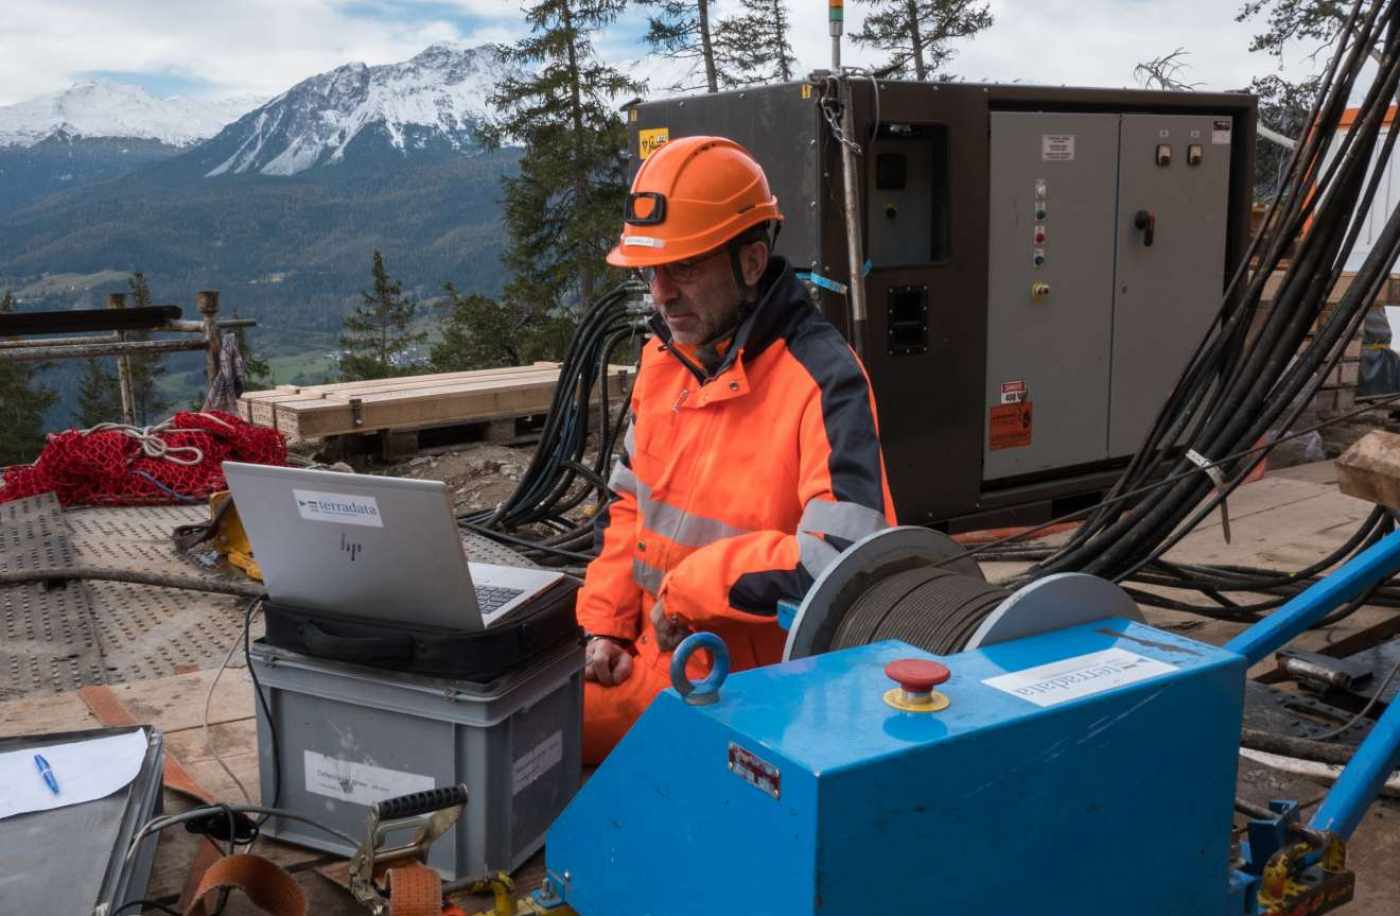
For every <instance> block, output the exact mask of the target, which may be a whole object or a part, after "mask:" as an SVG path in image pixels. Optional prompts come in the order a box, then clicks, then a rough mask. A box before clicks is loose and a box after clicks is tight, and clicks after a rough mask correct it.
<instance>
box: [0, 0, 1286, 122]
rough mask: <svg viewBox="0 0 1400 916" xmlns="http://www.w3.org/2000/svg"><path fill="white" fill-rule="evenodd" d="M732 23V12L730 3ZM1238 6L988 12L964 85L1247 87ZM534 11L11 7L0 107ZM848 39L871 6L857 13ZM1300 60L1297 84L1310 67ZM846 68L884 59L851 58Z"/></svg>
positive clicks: (493, 26)
mask: <svg viewBox="0 0 1400 916" xmlns="http://www.w3.org/2000/svg"><path fill="white" fill-rule="evenodd" d="M718 3H719V12H720V14H721V15H722V14H723V13H724V10H725V8H726V3H729V4H731V5H732V4H733V3H734V0H718ZM1239 5H1240V0H1176V2H1174V3H1163V2H1161V0H991V6H992V10H993V13H994V14H995V16H996V24H995V25H994V26H992V28H990V29H989V30H987V31H985V32H983V33H981V34H980V35H979V36H977V38H976V39H974V40H971V41H963V42H960V43H959V44H958V46H957V47H958V49H959V53H958V57H957V58H956V59H955V61H954V63H953V65H952V71H953V72H955V73H957V74H959V75H961V76H963V77H964V78H967V79H972V80H996V81H1008V82H1009V81H1020V82H1028V83H1051V84H1068V85H1092V86H1124V85H1131V84H1132V83H1133V65H1134V64H1135V63H1137V62H1139V61H1142V60H1146V59H1149V58H1152V57H1157V56H1160V55H1163V54H1167V53H1169V52H1171V51H1173V50H1175V49H1176V48H1185V49H1187V50H1188V51H1189V52H1190V56H1189V57H1187V58H1186V61H1187V62H1188V63H1189V65H1190V69H1189V70H1187V71H1185V73H1184V77H1185V78H1186V79H1187V80H1188V81H1193V82H1200V83H1202V84H1203V85H1202V88H1206V89H1234V88H1240V87H1242V86H1244V85H1246V84H1248V82H1249V80H1250V78H1251V77H1252V76H1255V75H1258V74H1262V73H1265V72H1268V71H1269V70H1270V69H1272V68H1274V67H1276V66H1277V62H1276V61H1275V60H1273V59H1272V58H1268V57H1265V56H1264V55H1261V54H1249V53H1248V46H1249V39H1250V36H1251V35H1252V34H1253V33H1254V32H1255V31H1258V30H1259V28H1260V26H1259V24H1258V23H1245V24H1240V23H1236V22H1235V21H1234V14H1235V10H1236V9H1237V8H1238V6H1239ZM522 6H523V2H522V0H422V2H419V0H204V2H201V3H190V2H189V0H45V2H44V3H34V2H28V3H25V2H16V3H13V4H7V7H8V8H7V10H6V12H5V15H4V17H3V19H0V105H8V104H13V103H15V102H20V101H24V100H25V99H29V98H33V97H34V96H37V95H43V94H46V93H50V92H56V91H59V90H62V89H64V88H66V87H67V86H69V85H71V84H72V83H73V82H75V81H78V80H84V79H94V78H95V79H107V80H114V81H121V82H129V83H136V84H139V85H141V86H143V87H144V88H146V89H147V90H148V91H150V92H152V93H153V94H155V95H158V96H170V95H177V94H178V95H187V96H229V95H239V96H243V95H257V96H263V97H267V96H272V95H275V94H277V93H279V92H281V91H283V90H284V89H287V88H288V87H290V86H291V85H293V84H295V83H296V82H298V81H299V80H302V79H304V78H306V77H308V76H311V75H313V74H315V73H319V72H322V71H324V70H329V69H331V68H333V67H336V66H339V65H341V64H344V63H347V62H350V61H363V62H365V63H368V64H383V63H391V62H394V61H399V60H404V59H407V58H409V57H412V56H413V55H414V54H415V53H417V52H418V51H420V50H422V49H423V48H424V47H426V46H427V45H429V44H431V43H433V42H435V41H442V40H452V41H465V42H469V43H475V42H488V41H508V40H510V39H512V38H516V37H519V36H520V35H522V34H524V31H525V29H526V25H525V21H524V16H523V14H522V13H521V8H522ZM788 6H789V9H790V10H791V11H792V13H793V19H794V26H795V34H794V38H795V40H794V46H795V49H796V51H797V55H798V59H799V62H800V64H801V66H802V68H803V69H804V70H805V69H810V68H813V67H819V66H825V65H826V64H827V63H829V60H830V40H829V38H828V37H827V23H826V6H827V3H826V0H789V3H788ZM848 7H849V9H848V10H847V26H848V31H850V30H854V28H857V27H858V26H859V23H860V21H861V19H862V17H863V13H864V11H865V9H866V6H865V5H864V4H863V3H861V2H858V0H848ZM644 20H645V12H644V11H641V10H639V9H634V10H633V11H629V13H628V14H627V15H626V16H624V17H623V18H622V19H621V20H619V21H618V22H617V23H615V24H614V25H613V26H611V27H610V28H609V29H608V30H607V31H606V32H605V33H604V34H602V35H600V36H598V38H597V39H596V41H597V45H598V47H599V49H600V51H602V52H603V54H604V55H605V56H606V57H608V58H609V59H611V60H613V61H615V62H617V63H624V64H625V63H630V62H633V61H636V60H637V59H638V58H639V57H640V56H642V55H644V54H645V49H644V48H643V47H642V46H641V44H640V36H641V33H642V31H643V30H644ZM1311 50H1313V49H1311V48H1300V49H1298V53H1297V54H1295V55H1293V56H1292V57H1291V58H1290V59H1289V60H1288V61H1287V65H1288V69H1287V71H1286V72H1287V73H1289V74H1290V75H1294V76H1296V75H1301V74H1303V73H1305V72H1307V71H1308V70H1309V69H1310V68H1311V67H1312V66H1313V65H1312V64H1310V63H1309V61H1308V60H1307V59H1306V57H1305V53H1304V52H1307V51H1311ZM845 59H846V62H847V63H867V64H873V63H880V62H881V61H882V60H883V58H882V57H880V56H879V55H877V54H874V53H872V52H869V51H865V50H863V49H859V48H855V47H853V46H851V45H850V44H849V43H848V44H847V46H846V51H845Z"/></svg>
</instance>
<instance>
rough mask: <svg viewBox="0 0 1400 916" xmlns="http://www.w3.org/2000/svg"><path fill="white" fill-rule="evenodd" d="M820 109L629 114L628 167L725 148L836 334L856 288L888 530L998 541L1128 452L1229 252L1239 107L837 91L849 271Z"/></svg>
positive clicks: (1247, 196)
mask: <svg viewBox="0 0 1400 916" xmlns="http://www.w3.org/2000/svg"><path fill="white" fill-rule="evenodd" d="M877 85H878V88H876V86H877ZM823 92H824V87H823V84H822V83H792V84H785V85H779V86H766V87H762V88H760V89H750V90H745V91H742V92H730V93H719V94H713V95H705V96H698V97H691V98H681V99H666V100H661V101H656V102H642V103H638V104H636V105H633V106H631V107H629V109H628V122H629V129H630V150H631V153H632V158H633V168H634V170H635V168H636V167H638V166H640V163H641V161H642V159H643V157H644V155H646V154H648V153H649V151H651V150H654V149H655V148H657V147H658V146H659V145H660V144H662V143H664V142H666V141H668V140H670V139H674V138H677V137H683V136H690V135H695V134H717V135H722V136H728V137H731V138H733V139H735V140H737V141H738V142H740V143H742V144H744V145H745V146H746V147H748V148H749V149H750V150H751V151H752V152H753V153H754V154H755V156H757V158H758V159H759V161H760V162H761V163H763V165H764V167H765V170H766V171H767V173H768V176H769V180H770V182H771V184H772V186H773V190H774V193H775V194H776V195H777V197H778V201H779V205H780V206H781V208H782V211H783V214H784V217H785V221H784V228H783V233H782V237H781V238H780V240H779V243H778V252H777V253H778V254H781V255H783V256H785V257H786V258H788V259H789V260H790V261H791V262H793V264H794V266H795V267H796V268H797V269H798V270H799V271H803V272H806V273H809V274H811V275H812V279H813V286H812V290H813V294H814V301H815V302H816V304H817V306H818V307H819V308H821V309H822V311H823V312H824V314H825V315H826V316H827V317H828V318H829V319H830V320H831V321H832V323H834V324H835V325H836V326H837V327H838V328H840V329H841V330H842V331H843V332H845V333H846V335H847V337H848V338H850V337H851V326H850V320H849V318H850V315H849V310H850V305H849V303H848V301H847V297H846V295H845V294H844V292H842V291H843V290H844V289H847V288H848V287H849V285H850V283H851V280H852V276H853V275H854V277H855V279H856V282H860V283H863V284H864V291H865V297H866V305H867V322H866V326H865V331H864V334H863V337H862V339H860V340H853V341H852V343H853V344H855V345H856V346H857V348H858V349H859V350H860V351H861V353H862V356H863V358H864V360H865V363H866V367H867V370H868V372H869V374H870V378H871V382H872V384H873V386H874V389H875V396H876V401H877V406H878V409H879V414H880V432H881V440H882V443H883V445H884V451H885V462H886V467H887V469H888V471H889V475H890V484H891V491H892V493H893V495H894V499H895V505H896V509H897V510H898V513H899V519H900V521H901V522H906V523H921V524H939V525H944V526H946V527H950V528H954V529H959V528H969V527H976V526H986V525H997V524H1011V523H1015V522H1022V521H1035V520H1040V519H1044V518H1047V517H1049V516H1050V515H1051V514H1054V513H1056V512H1059V511H1062V510H1063V509H1065V508H1066V507H1068V506H1077V505H1080V504H1082V503H1083V501H1085V500H1092V499H1093V498H1094V497H1095V496H1096V495H1097V494H1098V493H1100V492H1101V491H1103V490H1104V489H1106V488H1107V487H1108V486H1109V485H1110V484H1111V483H1112V482H1113V480H1114V479H1115V478H1116V476H1117V474H1118V473H1119V472H1120V471H1121V469H1122V467H1123V466H1124V465H1125V463H1126V461H1127V458H1128V457H1129V456H1130V455H1131V454H1132V452H1133V451H1134V450H1135V449H1136V448H1137V447H1138V444H1139V443H1140V442H1141V440H1142V438H1143V436H1144V435H1145V433H1146V431H1147V430H1148V428H1149V427H1150V425H1151V423H1152V421H1153V419H1154V418H1155V416H1156V413H1157V410H1158V409H1159V407H1160V406H1161V404H1162V403H1163V402H1164V401H1165V400H1166V398H1167V396H1168V394H1169V393H1170V391H1171V388H1172V386H1173V385H1174V384H1175V382H1176V379H1177V378H1178V377H1179V375H1180V372H1181V370H1182V368H1183V367H1184V365H1185V363H1186V361H1187V360H1188V359H1189V358H1190V355H1191V353H1192V352H1194V349H1195V347H1196V345H1197V344H1198V343H1199V341H1200V340H1201V338H1202V336H1203V335H1204V333H1205V331H1206V328H1207V327H1208V325H1209V323H1210V321H1211V319H1212V318H1213V317H1214V316H1215V314H1216V313H1217V311H1218V309H1219V308H1220V306H1221V301H1222V296H1223V293H1224V286H1225V281H1226V278H1227V276H1228V274H1229V272H1230V271H1231V270H1232V269H1233V267H1234V265H1235V264H1237V263H1238V261H1239V258H1240V257H1241V256H1242V255H1243V252H1244V249H1245V246H1246V244H1247V242H1248V231H1249V218H1248V217H1249V205H1250V200H1251V193H1252V179H1251V174H1252V170H1253V145H1254V123H1255V100H1254V98H1253V97H1252V96H1248V95H1242V94H1207V93H1170V92H1147V91H1135V90H1100V89H1067V88H1051V87H1033V86H995V85H978V84H967V83H951V84H950V83H939V84H927V83H913V82H883V83H878V84H872V83H871V82H870V81H868V80H857V81H855V82H854V83H853V84H852V97H853V109H852V115H853V121H854V125H853V131H852V133H851V139H852V142H854V143H855V144H856V145H857V146H858V148H859V150H860V156H859V157H858V169H859V171H860V185H859V187H860V212H859V213H858V218H859V221H860V228H861V233H862V240H863V245H864V258H865V262H864V263H863V264H861V265H860V266H859V270H857V271H852V270H850V268H849V266H848V264H847V254H846V222H845V210H844V197H845V195H844V191H843V187H842V168H841V156H840V145H839V141H838V140H837V138H836V137H835V136H834V135H833V133H832V131H831V128H830V127H829V125H828V121H827V119H826V117H825V115H824V112H823V109H822V104H823ZM877 92H878V100H877V98H876V93H877ZM1140 214H1142V216H1141V218H1140ZM1140 222H1141V223H1142V225H1139V223H1140ZM1149 230H1150V232H1149ZM1149 234H1150V236H1151V244H1150V245H1149V244H1147V241H1148V236H1149Z"/></svg>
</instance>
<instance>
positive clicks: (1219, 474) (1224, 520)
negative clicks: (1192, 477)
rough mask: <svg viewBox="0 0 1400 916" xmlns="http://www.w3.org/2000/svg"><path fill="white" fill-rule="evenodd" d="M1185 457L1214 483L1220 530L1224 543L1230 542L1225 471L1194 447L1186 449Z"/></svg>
mask: <svg viewBox="0 0 1400 916" xmlns="http://www.w3.org/2000/svg"><path fill="white" fill-rule="evenodd" d="M1186 457H1187V458H1189V459H1190V461H1191V463H1192V464H1194V465H1195V466H1196V467H1198V468H1200V469H1201V470H1203V471H1205V472H1206V476H1207V477H1209V478H1210V479H1211V482H1212V483H1214V484H1215V492H1216V493H1217V494H1219V495H1220V530H1221V531H1222V532H1223V533H1224V535H1225V543H1227V544H1228V543H1230V505H1229V503H1228V502H1227V501H1226V498H1225V473H1224V472H1223V471H1221V470H1220V468H1219V466H1217V465H1216V463H1215V462H1213V461H1211V460H1210V459H1209V458H1207V457H1206V456H1205V455H1202V454H1201V453H1200V452H1198V451H1196V450H1195V449H1194V448H1192V449H1187V450H1186Z"/></svg>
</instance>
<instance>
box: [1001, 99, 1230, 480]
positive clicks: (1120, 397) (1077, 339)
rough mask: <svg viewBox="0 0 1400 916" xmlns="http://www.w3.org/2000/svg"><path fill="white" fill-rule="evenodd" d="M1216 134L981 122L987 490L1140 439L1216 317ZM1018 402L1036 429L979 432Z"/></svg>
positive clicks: (1035, 117) (1141, 126)
mask: <svg viewBox="0 0 1400 916" xmlns="http://www.w3.org/2000/svg"><path fill="white" fill-rule="evenodd" d="M1230 123H1231V122H1230V119H1229V117H1228V115H1227V114H1225V113H1221V114H1220V115H1219V116H1217V117H1211V116H1209V115H1205V116H1183V115H1162V114H1127V115H1118V114H1078V113H1075V114H1059V113H1049V112H1020V111H1015V112H1001V111H998V112H993V113H992V116H991V151H990V154H991V161H992V175H993V176H994V179H993V181H992V183H991V215H990V232H989V237H988V254H989V259H990V267H989V272H988V280H987V291H988V295H987V315H988V322H987V386H986V395H987V401H986V407H987V418H988V422H987V436H986V439H985V440H984V443H983V448H984V452H983V476H984V477H985V478H986V479H987V480H988V481H996V480H999V479H1003V478H1008V477H1015V476H1017V475H1026V474H1032V473H1036V472H1044V471H1053V470H1055V469H1058V468H1067V467H1073V466H1076V465H1086V464H1091V463H1094V462H1102V461H1106V460H1109V459H1114V458H1122V457H1125V456H1128V455H1131V454H1132V452H1133V451H1134V450H1135V449H1136V448H1137V447H1138V445H1139V443H1140V442H1141V441H1142V439H1143V437H1144V436H1145V435H1146V434H1147V431H1148V429H1149V427H1150V426H1151V424H1152V421H1153V419H1154V418H1155V416H1156V413H1157V409H1158V408H1159V407H1160V406H1161V404H1162V401H1163V399H1164V398H1165V397H1166V395H1167V393H1168V392H1170V391H1171V388H1172V385H1173V384H1174V383H1175V382H1176V379H1177V378H1178V376H1179V375H1180V372H1181V369H1182V367H1183V366H1184V365H1185V364H1186V361H1187V360H1188V359H1189V358H1190V356H1191V353H1192V352H1193V350H1194V348H1195V346H1196V344H1197V343H1198V342H1199V341H1200V339H1201V338H1202V337H1203V336H1204V334H1205V332H1206V329H1207V328H1208V327H1209V325H1210V322H1211V319H1212V318H1213V317H1214V316H1215V314H1216V311H1217V310H1218V309H1219V307H1220V294H1221V290H1222V289H1223V288H1224V285H1225V227H1226V222H1227V213H1228V202H1229V197H1228V193H1229V179H1230V171H1229V166H1230V140H1231V137H1232V131H1231V129H1230ZM1220 125H1223V126H1220ZM1021 400H1024V401H1025V402H1026V403H1028V404H1030V405H1031V409H1032V410H1033V411H1034V426H1035V427H1037V428H1034V429H1033V432H1032V435H1031V436H1030V437H1029V438H1030V441H1029V442H1026V443H1024V444H1022V443H1021V442H1018V441H1013V442H1012V444H1007V443H1006V442H1005V441H1002V442H999V441H998V440H997V429H996V427H995V425H994V423H993V418H994V417H996V416H997V411H998V410H999V409H1000V410H1009V409H1010V407H1009V404H1010V403H1011V402H1016V401H1021Z"/></svg>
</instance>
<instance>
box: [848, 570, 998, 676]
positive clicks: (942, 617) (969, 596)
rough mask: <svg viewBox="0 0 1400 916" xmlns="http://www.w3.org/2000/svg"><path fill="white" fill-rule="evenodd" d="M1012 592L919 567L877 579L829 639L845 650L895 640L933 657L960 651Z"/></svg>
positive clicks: (852, 604) (979, 580)
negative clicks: (930, 653) (933, 655)
mask: <svg viewBox="0 0 1400 916" xmlns="http://www.w3.org/2000/svg"><path fill="white" fill-rule="evenodd" d="M1010 595H1011V592H1009V591H1007V590H1006V589H1004V588H998V587H996V586H994V585H989V584H988V583H987V582H985V581H983V580H982V579H979V578H974V577H972V576H966V575H960V574H958V573H955V572H951V571H949V570H947V569H945V568H942V567H937V566H921V567H917V568H915V569H909V570H905V571H903V572H900V573H896V574H895V575H892V576H890V577H888V578H885V579H882V580H880V581H878V582H876V583H875V584H874V585H872V586H871V587H870V588H869V589H867V590H866V591H865V592H864V593H863V594H862V595H861V596H860V597H859V598H857V599H856V600H855V601H853V602H852V603H851V605H850V608H849V609H848V610H847V611H846V613H845V615H844V617H843V618H842V620H841V622H840V624H839V625H838V626H837V628H836V632H835V634H834V635H833V637H832V640H831V648H832V649H833V650H835V649H847V648H851V647H853V646H864V645H868V644H870V643H873V642H879V641H881V640H886V639H899V640H903V641H904V642H907V643H909V644H910V645H912V646H916V647H917V648H920V649H923V650H925V651H926V652H932V653H933V654H935V655H951V654H954V653H956V652H960V651H962V649H963V647H964V646H966V644H967V642H968V640H969V639H971V638H972V634H973V633H975V632H976V631H977V628H978V627H979V626H980V625H981V624H982V621H984V620H986V619H987V617H988V616H990V615H991V613H992V612H993V611H994V610H996V609H997V607H998V606H1000V605H1001V603H1002V602H1003V601H1005V600H1006V599H1007V598H1008V597H1010Z"/></svg>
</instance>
